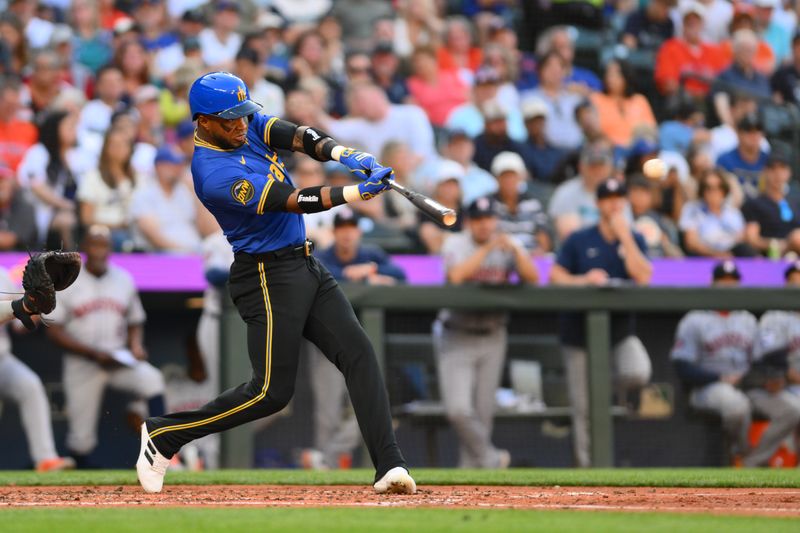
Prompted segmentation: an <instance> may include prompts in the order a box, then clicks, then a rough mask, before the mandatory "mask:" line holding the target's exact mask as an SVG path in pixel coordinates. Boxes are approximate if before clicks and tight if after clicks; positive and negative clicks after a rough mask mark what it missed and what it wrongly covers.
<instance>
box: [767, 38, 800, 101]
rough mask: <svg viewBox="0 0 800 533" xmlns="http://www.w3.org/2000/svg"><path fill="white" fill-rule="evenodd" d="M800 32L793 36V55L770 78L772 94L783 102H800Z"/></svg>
mask: <svg viewBox="0 0 800 533" xmlns="http://www.w3.org/2000/svg"><path fill="white" fill-rule="evenodd" d="M798 86H800V32H798V33H796V34H795V35H794V37H793V38H792V56H791V57H790V58H789V60H788V61H787V62H786V64H784V65H783V66H781V67H780V68H778V70H776V71H775V73H774V74H773V75H772V77H771V78H770V87H771V88H772V94H773V96H774V97H775V98H776V100H778V102H779V103H782V104H795V105H798V104H800V91H799V90H798V89H797V87H798Z"/></svg>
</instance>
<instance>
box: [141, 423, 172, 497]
mask: <svg viewBox="0 0 800 533" xmlns="http://www.w3.org/2000/svg"><path fill="white" fill-rule="evenodd" d="M167 467H169V459H167V458H166V457H164V456H163V455H161V454H160V453H159V452H158V450H157V449H156V446H155V444H153V441H152V440H151V439H150V436H149V435H148V434H147V424H142V445H141V447H140V448H139V459H138V460H137V461H136V474H137V475H138V477H139V484H141V485H142V488H143V489H144V491H145V492H161V487H163V486H164V476H165V475H167Z"/></svg>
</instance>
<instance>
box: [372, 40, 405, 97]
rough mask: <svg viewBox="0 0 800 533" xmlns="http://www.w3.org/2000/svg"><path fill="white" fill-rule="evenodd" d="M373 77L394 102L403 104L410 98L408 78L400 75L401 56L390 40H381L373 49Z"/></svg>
mask: <svg viewBox="0 0 800 533" xmlns="http://www.w3.org/2000/svg"><path fill="white" fill-rule="evenodd" d="M372 77H373V79H374V80H375V84H376V85H378V86H379V87H380V88H381V89H383V90H384V92H386V97H387V98H388V99H389V101H390V102H391V103H393V104H403V103H405V102H406V99H407V98H408V87H407V86H406V80H405V78H404V77H403V76H401V75H400V58H399V57H397V54H395V52H394V49H393V48H392V43H390V42H385V41H384V42H379V43H378V44H377V45H375V49H374V50H373V51H372Z"/></svg>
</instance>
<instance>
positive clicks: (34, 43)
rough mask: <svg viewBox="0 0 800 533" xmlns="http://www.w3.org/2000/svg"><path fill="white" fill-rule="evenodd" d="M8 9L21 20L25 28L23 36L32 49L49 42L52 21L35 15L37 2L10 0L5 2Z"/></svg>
mask: <svg viewBox="0 0 800 533" xmlns="http://www.w3.org/2000/svg"><path fill="white" fill-rule="evenodd" d="M6 5H7V7H8V11H9V12H10V13H13V14H15V15H16V16H17V17H19V19H20V20H21V21H22V25H23V26H24V28H25V38H26V39H27V40H28V44H29V45H30V47H31V48H33V49H40V48H44V47H46V46H47V43H48V42H50V35H51V34H52V33H53V23H52V22H50V21H49V20H44V19H42V18H40V17H38V16H37V8H38V2H34V1H32V0H12V1H10V2H7V4H6Z"/></svg>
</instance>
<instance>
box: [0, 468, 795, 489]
mask: <svg viewBox="0 0 800 533" xmlns="http://www.w3.org/2000/svg"><path fill="white" fill-rule="evenodd" d="M412 474H413V475H414V479H416V481H417V483H418V484H419V485H423V486H424V485H561V486H619V487H753V488H759V487H784V488H800V469H728V468H674V469H665V468H652V469H648V468H638V469H626V468H617V469H591V470H578V469H547V468H543V469H522V468H519V469H518V468H512V469H510V470H452V469H425V468H419V469H413V470H412ZM372 476H373V472H372V471H371V470H335V471H331V472H313V471H308V470H217V471H212V472H170V473H169V474H167V484H173V485H177V484H190V485H218V484H241V485H258V484H282V485H368V484H370V483H372ZM133 484H136V474H135V472H134V471H133V470H132V469H131V470H78V471H73V472H56V473H51V474H37V473H35V472H31V471H3V472H0V485H133Z"/></svg>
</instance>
